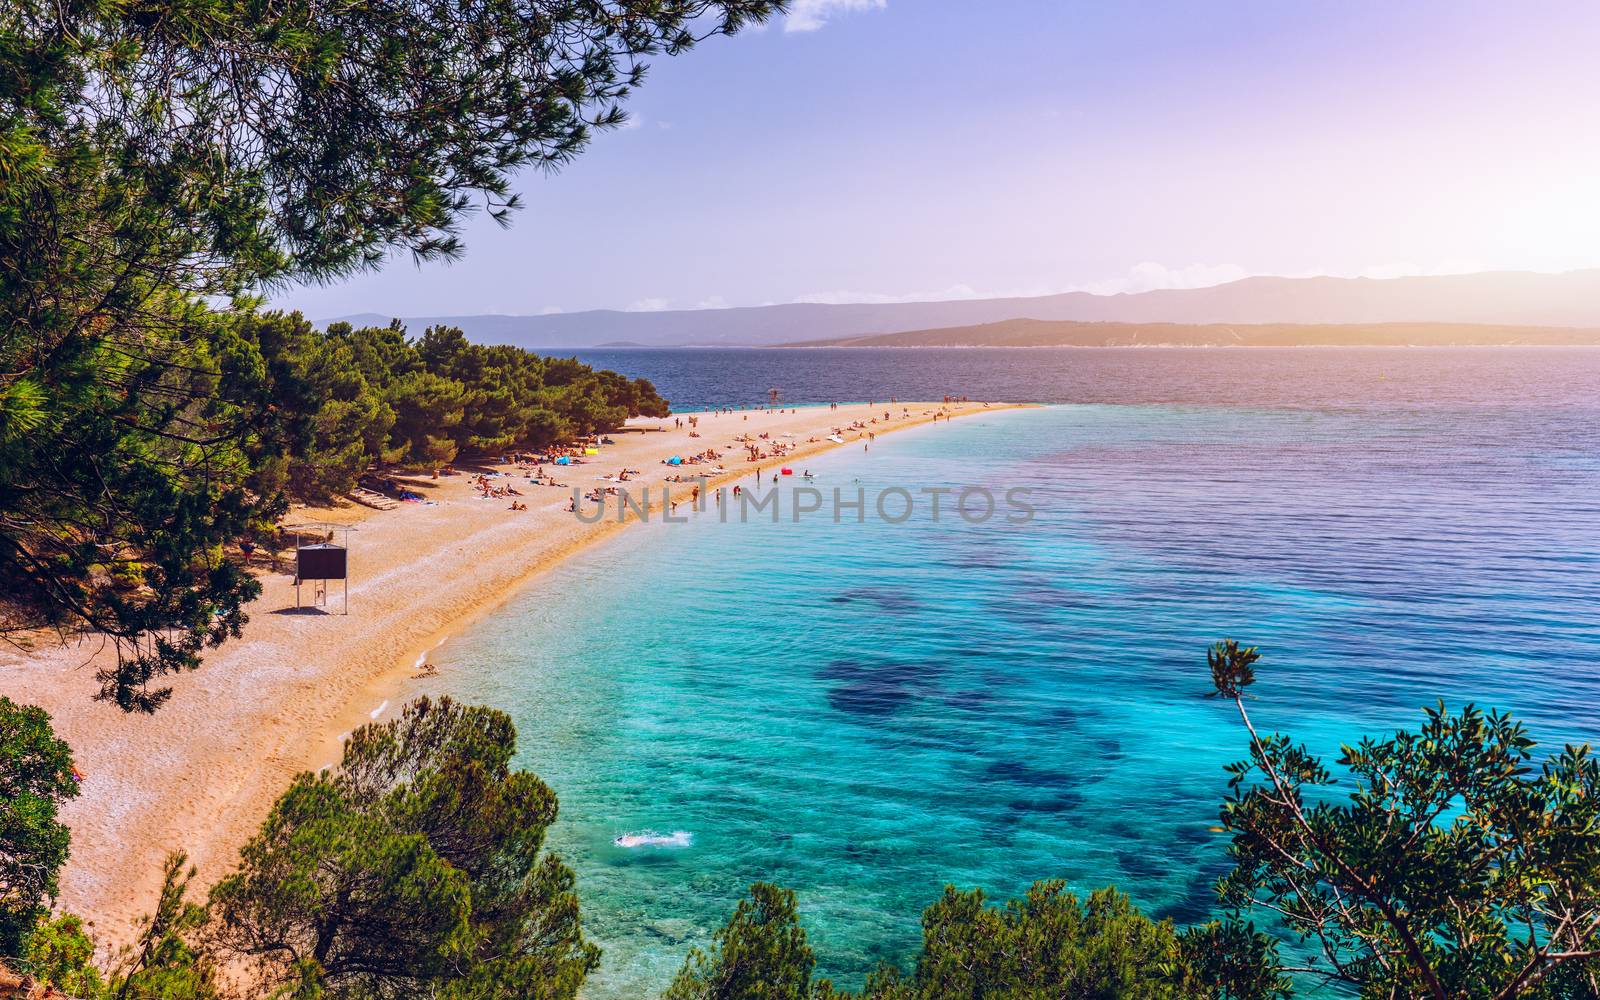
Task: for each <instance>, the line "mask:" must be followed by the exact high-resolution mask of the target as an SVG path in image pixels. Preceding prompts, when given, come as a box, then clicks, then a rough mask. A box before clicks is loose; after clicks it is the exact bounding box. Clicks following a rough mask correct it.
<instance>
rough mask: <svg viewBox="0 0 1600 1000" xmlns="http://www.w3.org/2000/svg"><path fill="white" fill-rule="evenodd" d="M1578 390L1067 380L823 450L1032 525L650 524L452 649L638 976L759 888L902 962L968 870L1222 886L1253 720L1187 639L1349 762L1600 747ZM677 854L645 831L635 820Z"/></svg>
mask: <svg viewBox="0 0 1600 1000" xmlns="http://www.w3.org/2000/svg"><path fill="white" fill-rule="evenodd" d="M1594 416H1595V411H1594V410H1593V409H1588V408H1584V407H1577V408H1574V407H1556V408H1550V409H1540V408H1527V407H1503V406H1473V407H1467V408H1463V407H1458V406H1418V405H1405V406H1374V405H1359V406H1355V405H1352V406H1344V405H1326V406H1279V407H1274V408H1243V407H1234V406H1225V405H1216V406H1196V405H1072V406H1057V407H1049V408H1044V409H1037V410H1029V411H1013V412H1007V413H998V414H993V415H985V416H982V417H978V418H973V419H969V420H965V421H960V422H956V423H954V424H948V425H941V426H937V427H930V428H920V429H916V430H911V431H906V432H901V433H897V434H894V435H891V436H887V437H883V438H880V439H879V442H878V444H877V445H876V446H875V447H874V448H873V450H872V452H871V453H870V454H862V453H861V452H855V451H850V450H844V451H841V452H839V453H837V454H835V455H832V456H828V457H825V458H822V459H818V460H812V461H810V462H808V463H806V464H808V465H809V466H810V467H811V469H812V470H813V471H814V472H815V473H816V474H817V477H818V479H817V485H818V486H819V487H822V488H823V489H825V490H829V491H831V489H832V488H833V487H835V486H839V487H842V488H845V489H847V490H853V489H854V488H855V487H856V485H857V483H856V480H858V479H859V480H860V485H861V486H862V487H863V488H865V489H867V490H868V491H869V494H870V492H871V491H873V490H875V489H878V488H881V487H885V486H895V485H899V486H905V487H908V488H911V489H913V490H915V489H916V488H918V487H921V486H952V485H953V486H960V485H964V484H974V483H984V482H991V483H998V484H1001V485H1004V486H1025V487H1029V488H1031V489H1032V490H1033V491H1034V492H1033V493H1032V500H1033V502H1034V503H1035V504H1037V506H1038V514H1037V517H1036V518H1035V520H1034V521H1033V522H1031V523H1029V524H1025V525H1012V524H1006V523H1003V522H1002V521H1001V520H1000V519H999V518H996V519H995V520H992V521H990V522H989V523H986V524H983V525H973V524H968V523H966V522H964V521H962V520H961V519H959V518H955V517H950V516H949V515H948V511H946V515H945V516H944V517H942V518H941V519H940V521H939V522H938V523H934V522H933V521H932V520H931V518H930V517H929V516H928V511H927V507H926V505H923V506H922V507H921V508H920V509H919V511H918V514H917V516H915V517H913V518H912V520H911V521H909V522H907V523H905V524H899V525H895V524H886V523H883V522H881V521H878V520H876V519H875V518H871V517H869V518H868V519H867V521H866V522H865V523H861V524H858V523H856V522H854V521H853V520H849V519H846V520H844V521H843V522H842V523H838V524H835V523H833V521H832V520H831V519H829V518H827V517H826V516H824V515H813V516H811V517H810V518H808V519H806V520H803V521H802V522H801V523H799V524H794V523H790V522H789V521H788V520H787V519H785V521H784V523H780V524H771V523H769V522H766V521H759V522H755V523H746V524H740V523H737V522H736V521H735V522H733V523H728V524H722V523H718V522H717V521H716V520H715V519H714V518H701V519H698V520H697V521H696V522H695V523H693V524H690V525H687V526H683V525H654V526H649V527H641V528H639V529H637V530H632V531H629V532H627V533H625V534H624V535H622V536H621V537H619V538H618V539H616V540H615V541H613V542H610V543H607V544H606V545H603V546H601V547H599V548H598V549H596V550H594V551H593V552H591V553H588V554H586V555H585V556H584V558H583V559H581V560H578V561H576V562H574V563H571V564H569V565H566V566H563V567H561V568H559V569H558V570H556V571H555V572H554V573H552V574H550V575H549V576H548V577H545V578H544V579H542V580H541V581H539V582H538V584H537V585H536V586H535V587H534V588H532V589H531V590H530V591H529V592H527V593H526V594H524V595H522V596H521V597H520V598H518V599H517V600H515V601H514V602H513V603H512V604H511V605H510V606H509V607H508V608H507V609H505V610H504V611H503V612H502V613H500V614H498V615H497V616H495V617H494V618H493V619H491V620H490V621H488V622H486V623H485V624H484V625H483V626H482V627H479V628H476V629H475V630H474V632H473V633H472V634H471V635H470V636H464V637H459V638H456V639H452V640H451V642H450V643H449V644H447V645H446V646H445V647H443V648H442V649H441V650H439V655H438V656H437V657H436V659H437V660H438V662H439V663H440V665H441V668H442V669H443V673H444V675H445V677H447V678H448V679H449V681H448V683H449V684H450V690H451V692H452V693H455V694H457V695H460V696H463V697H466V698H469V699H471V700H474V701H482V702H487V703H491V704H494V705H498V706H501V707H504V708H506V709H508V710H509V711H511V712H512V713H513V715H514V716H515V718H516V721H517V724H518V728H519V731H520V734H521V753H520V758H519V763H520V764H521V765H522V766H525V767H528V768H531V769H533V770H535V771H537V772H538V773H539V774H540V775H542V776H543V777H544V778H545V779H546V780H547V781H549V782H550V783H551V784H552V785H553V786H554V787H555V789H556V790H557V792H558V793H559V794H560V797H561V818H560V820H559V822H558V824H557V826H556V828H555V830H554V832H553V846H554V847H555V848H556V849H557V850H559V851H560V852H561V853H562V854H563V855H565V856H566V857H567V858H568V859H569V860H570V861H571V863H572V864H573V865H574V866H575V867H576V868H577V870H578V873H579V890H580V893H581V896H582V900H583V906H584V912H585V919H586V922H587V924H588V926H589V928H590V931H591V933H592V935H593V936H594V937H595V938H596V939H597V940H598V941H599V942H600V943H601V944H602V946H603V947H604V949H605V958H604V963H603V968H602V971H601V973H600V974H599V975H598V977H597V978H596V979H595V980H594V982H593V984H592V989H590V990H589V991H588V993H589V995H590V996H593V997H597V998H606V997H638V996H648V995H653V994H654V993H656V992H658V991H659V989H660V988H661V987H662V986H663V985H665V983H666V982H667V981H668V980H669V979H670V977H671V975H672V973H673V972H674V971H675V970H676V969H677V967H678V966H679V964H680V963H681V961H682V957H683V954H684V952H685V951H686V950H687V948H688V947H689V946H690V945H691V944H697V943H704V942H705V940H706V938H707V937H708V935H709V933H710V932H711V931H712V930H713V929H714V928H715V927H717V926H718V925H719V924H720V923H721V922H722V920H723V919H725V917H726V915H727V914H728V912H729V911H730V910H731V909H732V907H733V905H734V903H735V901H736V900H737V899H738V898H739V896H740V895H741V894H742V893H743V891H744V890H745V888H746V887H747V886H748V884H749V883H750V882H752V881H755V880H758V879H765V880H770V881H776V882H779V883H782V884H784V885H787V886H789V887H791V888H793V889H795V890H796V891H797V892H798V893H799V896H800V902H801V909H802V914H803V919H804V921H805V925H806V927H807V929H808V931H809V932H810V934H811V937H812V941H813V943H814V945H815V946H816V947H817V950H818V952H819V956H820V959H821V966H822V969H821V971H822V972H824V973H825V974H829V975H832V976H834V977H835V978H836V979H838V980H841V981H842V982H843V983H845V984H847V985H858V984H859V981H860V978H861V976H862V975H863V974H864V973H865V971H866V970H868V969H869V968H871V967H872V966H873V965H875V964H876V963H877V962H878V961H879V960H881V959H890V960H896V961H901V962H904V961H905V960H906V959H907V957H908V956H909V955H910V954H912V953H913V952H914V950H915V948H916V946H917V940H918V924H917V920H918V915H919V912H920V910H921V909H922V907H923V906H925V905H926V904H927V903H929V902H931V901H932V900H933V899H934V898H935V897H936V895H937V894H938V892H939V890H940V887H941V886H942V885H944V884H945V883H947V882H950V883H955V884H957V885H960V886H982V887H984V888H985V889H987V890H988V891H989V892H990V893H991V894H992V895H993V896H996V897H999V898H1004V897H1006V896H1009V895H1013V894H1016V893H1019V892H1021V891H1022V890H1023V889H1024V888H1025V887H1026V886H1027V885H1028V884H1029V883H1030V882H1032V881H1034V880H1035V879H1039V878H1046V877H1059V878H1064V879H1066V880H1067V881H1068V882H1069V883H1071V884H1072V885H1074V886H1077V887H1080V888H1082V889H1085V890H1086V889H1089V888H1092V887H1095V886H1099V885H1103V884H1105V883H1108V882H1114V883H1117V884H1118V885H1120V886H1122V887H1123V888H1124V889H1126V890H1128V891H1129V892H1131V893H1132V894H1133V895H1134V896H1135V898H1136V899H1137V901H1138V902H1139V903H1140V904H1141V905H1142V906H1144V907H1146V908H1147V909H1148V910H1150V911H1152V912H1155V913H1157V914H1160V915H1165V916H1172V917H1174V918H1175V919H1177V920H1179V921H1187V920H1195V919H1201V918H1203V917H1204V916H1205V915H1206V914H1207V913H1208V912H1209V911H1210V909H1211V905H1212V901H1211V891H1210V885H1211V883H1212V881H1213V880H1214V879H1215V878H1216V876H1217V875H1218V874H1219V873H1220V872H1221V871H1222V870H1223V863H1224V861H1223V846H1224V845H1223V843H1222V842H1221V840H1220V838H1219V837H1218V836H1217V835H1216V834H1214V833H1212V832H1211V831H1210V829H1209V828H1210V827H1211V826H1212V825H1213V824H1214V823H1215V820H1216V808H1217V803H1218V802H1219V800H1220V798H1221V796H1222V794H1223V791H1224V776H1223V774H1222V771H1221V768H1222V765H1223V764H1224V763H1226V762H1227V761H1229V760H1232V759H1235V758H1237V757H1238V756H1241V755H1242V752H1243V746H1244V743H1243V739H1242V736H1241V733H1240V731H1239V730H1238V728H1237V726H1236V725H1235V723H1234V721H1233V719H1232V717H1231V716H1230V714H1229V711H1228V709H1227V707H1226V706H1224V705H1222V704H1219V703H1218V702H1216V701H1213V700H1208V699H1206V698H1205V697H1204V695H1205V693H1206V690H1207V680H1208V678H1207V674H1206V668H1205V656H1204V653H1205V647H1206V646H1207V644H1208V643H1210V642H1212V641H1213V640H1215V639H1218V638H1222V637H1225V636H1232V637H1236V638H1239V639H1241V640H1245V641H1248V642H1252V643H1259V644H1260V645H1261V646H1262V647H1263V648H1264V650H1265V652H1266V659H1265V661H1264V664H1263V669H1262V672H1261V681H1260V683H1259V685H1258V695H1259V701H1258V703H1257V704H1256V705H1255V706H1254V707H1253V709H1252V713H1253V715H1254V717H1255V719H1256V721H1257V723H1258V724H1260V725H1264V726H1266V727H1269V728H1274V729H1282V730H1285V731H1289V732H1292V733H1294V734H1295V735H1297V736H1298V737H1300V738H1302V739H1304V740H1305V741H1307V742H1309V743H1310V744H1312V745H1313V747H1315V748H1318V749H1323V750H1329V749H1332V748H1334V747H1335V746H1336V744H1337V742H1338V741H1339V740H1340V739H1354V738H1355V737H1356V736H1358V735H1359V734H1361V733H1365V732H1374V731H1382V730H1385V729H1390V728H1393V727H1396V726H1400V725H1409V724H1411V723H1413V722H1414V721H1415V720H1416V719H1417V718H1418V708H1419V707H1420V706H1422V705H1424V704H1430V703H1432V702H1433V701H1434V700H1435V699H1437V698H1444V699H1445V700H1446V701H1447V702H1449V703H1450V704H1452V705H1459V704H1460V703H1462V702H1465V701H1468V700H1472V701H1476V702H1479V703H1481V704H1493V705H1496V706H1499V707H1502V708H1506V709H1511V710H1514V711H1516V712H1518V713H1519V714H1521V715H1523V716H1525V717H1526V718H1528V719H1529V720H1530V721H1531V723H1532V725H1533V729H1534V732H1535V735H1537V736H1539V737H1541V738H1543V739H1545V740H1548V741H1556V740H1568V739H1570V740H1586V739H1593V738H1594V737H1595V736H1596V735H1600V697H1597V696H1600V626H1597V621H1600V439H1597V436H1596V433H1595V430H1594V427H1595V426H1596V425H1595V421H1594V419H1593V418H1594ZM641 830H653V831H656V832H659V833H662V834H671V833H674V832H677V831H684V832H687V833H688V834H690V835H691V840H690V843H689V845H688V846H673V847H656V848H636V849H623V848H618V847H616V846H614V845H613V843H612V841H613V839H614V838H615V837H616V836H618V835H619V834H622V833H628V832H636V831H641Z"/></svg>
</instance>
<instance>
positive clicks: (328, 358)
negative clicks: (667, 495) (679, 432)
mask: <svg viewBox="0 0 1600 1000" xmlns="http://www.w3.org/2000/svg"><path fill="white" fill-rule="evenodd" d="M238 323H239V325H240V326H241V328H243V329H244V330H245V331H246V333H247V339H248V340H249V341H250V342H252V343H255V344H258V345H260V348H261V353H262V357H263V359H264V361H265V367H266V371H267V374H268V381H269V383H270V385H271V393H272V400H273V405H274V406H275V407H276V408H277V409H278V411H279V413H280V414H281V415H282V416H283V417H284V419H286V420H289V421H292V422H294V423H295V425H296V426H298V427H300V428H301V430H302V436H301V438H300V439H299V440H297V441H296V442H295V447H294V448H293V449H292V450H291V451H290V452H289V453H288V454H287V455H285V456H283V457H282V458H281V459H279V460H277V461H274V462H267V463H262V465H260V466H259V467H258V469H257V471H256V473H255V474H254V476H253V477H252V479H251V480H250V482H251V486H252V487H253V488H254V489H256V490H257V491H259V492H263V493H265V492H269V491H273V490H284V491H286V492H287V493H288V494H289V495H290V496H292V497H294V498H295V499H299V500H327V499H329V498H331V497H334V496H337V495H339V494H341V493H344V492H345V491H347V490H349V489H350V487H351V486H353V485H354V484H355V481H356V478H357V477H358V476H359V475H360V474H361V473H362V472H363V471H364V470H365V469H366V468H367V467H368V466H369V465H372V464H374V463H395V464H399V465H403V466H410V467H415V468H428V467H434V468H437V467H438V466H439V465H442V464H444V463H446V462H449V461H451V460H452V459H454V458H455V457H456V456H457V455H472V456H477V455H484V454H490V455H498V454H500V453H502V452H504V451H506V450H510V449H514V448H527V449H538V448H543V447H545V446H547V445H550V444H554V443H556V442H560V441H568V440H571V439H573V438H574V437H575V436H578V435H585V434H593V433H596V432H600V431H607V430H614V429H616V428H617V427H620V426H621V425H622V424H623V423H624V422H625V421H626V420H627V419H628V418H629V417H636V416H641V415H643V416H666V414H667V413H668V409H667V402H666V400H664V399H662V398H661V397H660V396H659V395H657V393H656V390H655V387H654V386H653V385H651V384H650V382H649V381H648V380H646V379H628V378H624V377H623V376H621V375H618V374H617V373H616V372H609V371H595V370H594V369H592V368H590V367H589V366H588V365H585V364H582V363H580V362H578V361H577V360H575V359H572V358H550V357H543V356H540V355H537V354H534V353H532V352H530V351H525V350H522V349H521V348H516V347H507V346H495V347H485V346H482V345H479V344H473V343H469V342H468V341H467V339H466V337H465V335H463V334H462V332H461V331H460V330H459V329H456V328H455V327H430V328H428V329H427V330H425V331H424V332H423V334H422V336H421V337H419V338H417V339H415V340H411V339H408V338H407V336H406V331H405V329H404V328H403V327H401V326H399V325H398V324H395V325H391V326H387V327H364V328H361V329H355V328H352V327H351V326H350V325H349V324H347V323H334V324H332V325H331V326H329V327H328V329H327V330H325V331H323V330H315V329H313V328H312V327H311V325H310V324H309V323H307V322H306V321H305V320H303V319H301V318H300V316H299V315H298V314H295V315H285V314H282V313H249V314H245V315H242V316H240V317H239V319H238Z"/></svg>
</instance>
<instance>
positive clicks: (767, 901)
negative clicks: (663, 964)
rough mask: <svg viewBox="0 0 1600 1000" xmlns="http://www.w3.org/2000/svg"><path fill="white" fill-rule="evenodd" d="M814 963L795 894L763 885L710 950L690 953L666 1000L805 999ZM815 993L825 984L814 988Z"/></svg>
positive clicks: (753, 888) (737, 910) (754, 888)
mask: <svg viewBox="0 0 1600 1000" xmlns="http://www.w3.org/2000/svg"><path fill="white" fill-rule="evenodd" d="M816 964H817V960H816V956H814V955H813V954H812V953H811V946H810V945H809V944H807V943H806V932H805V931H804V930H801V928H800V918H799V913H798V911H797V910H796V907H795V898H794V893H793V892H790V891H789V890H788V889H781V888H779V887H777V886H775V885H768V884H767V883H765V882H757V883H756V884H755V885H752V886H751V887H750V898H749V899H741V900H739V905H738V907H737V908H735V909H734V911H733V916H732V917H730V918H729V920H728V922H727V924H726V925H724V926H723V927H722V929H721V930H719V931H717V933H716V934H715V936H714V937H713V939H712V945H711V950H710V951H705V950H702V949H700V948H696V949H694V950H693V951H691V952H690V953H689V957H688V959H687V960H686V961H685V962H684V966H683V969H682V971H680V972H679V973H678V976H677V978H676V979H675V980H673V983H672V986H671V987H670V988H669V989H668V990H667V992H666V1000H732V998H734V997H740V998H747V1000H805V998H807V997H810V996H812V995H813V989H814V984H813V983H812V981H811V970H812V969H813V968H815V966H816ZM815 988H816V990H817V991H818V992H824V991H826V990H827V988H828V987H827V984H826V983H825V982H824V983H821V984H817V985H816V987H815Z"/></svg>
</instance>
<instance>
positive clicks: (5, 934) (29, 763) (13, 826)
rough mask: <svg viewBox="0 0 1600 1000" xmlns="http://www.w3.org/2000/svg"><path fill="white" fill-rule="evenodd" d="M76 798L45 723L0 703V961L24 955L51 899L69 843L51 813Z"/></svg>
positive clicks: (41, 716)
mask: <svg viewBox="0 0 1600 1000" xmlns="http://www.w3.org/2000/svg"><path fill="white" fill-rule="evenodd" d="M77 794H78V782H77V780H76V779H75V778H74V777H73V774H72V751H71V750H70V749H69V748H68V747H67V745H66V744H65V743H63V742H62V741H60V740H58V739H56V736H55V732H54V731H53V730H52V729H51V728H50V716H49V715H48V714H46V713H45V711H44V709H42V708H35V707H34V706H32V705H24V706H19V705H16V704H15V703H13V702H12V701H11V699H9V698H6V697H3V696H0V956H5V955H18V954H20V953H21V952H22V948H23V940H24V938H25V937H26V936H27V934H28V932H29V931H30V930H32V928H33V925H34V924H35V923H36V922H37V921H38V919H39V917H40V916H41V915H42V914H44V913H45V912H46V909H45V906H46V903H47V901H48V900H50V899H52V898H53V897H54V896H55V893H56V879H57V876H59V875H60V873H61V866H62V865H63V864H65V863H66V860H67V844H68V841H69V840H70V837H71V834H70V832H69V831H68V830H67V828H66V826H64V825H63V824H62V823H61V822H60V821H59V820H57V819H56V808H57V807H58V806H59V805H60V804H61V802H62V800H64V799H69V798H73V797H74V796H76V795H77Z"/></svg>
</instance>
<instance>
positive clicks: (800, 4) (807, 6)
mask: <svg viewBox="0 0 1600 1000" xmlns="http://www.w3.org/2000/svg"><path fill="white" fill-rule="evenodd" d="M888 5H889V0H794V3H792V4H790V5H789V16H788V17H787V18H785V19H784V22H783V30H784V31H816V30H817V29H818V28H820V27H822V26H823V25H824V24H827V23H828V21H829V20H830V19H832V18H833V17H835V16H836V15H839V14H853V13H856V12H858V11H863V10H882V9H883V8H885V7H887V6H888Z"/></svg>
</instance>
